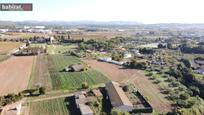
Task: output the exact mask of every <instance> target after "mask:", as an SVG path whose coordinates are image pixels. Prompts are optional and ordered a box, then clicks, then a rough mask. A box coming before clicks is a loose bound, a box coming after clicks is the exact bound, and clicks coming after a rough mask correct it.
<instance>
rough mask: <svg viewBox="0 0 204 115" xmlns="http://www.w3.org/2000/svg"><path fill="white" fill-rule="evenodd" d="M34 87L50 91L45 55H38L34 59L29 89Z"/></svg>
mask: <svg viewBox="0 0 204 115" xmlns="http://www.w3.org/2000/svg"><path fill="white" fill-rule="evenodd" d="M36 86H43V87H45V88H46V90H48V91H49V90H51V89H52V84H51V78H50V74H49V71H48V60H47V55H38V56H37V57H36V58H35V63H34V65H33V71H32V74H31V79H30V84H29V88H36Z"/></svg>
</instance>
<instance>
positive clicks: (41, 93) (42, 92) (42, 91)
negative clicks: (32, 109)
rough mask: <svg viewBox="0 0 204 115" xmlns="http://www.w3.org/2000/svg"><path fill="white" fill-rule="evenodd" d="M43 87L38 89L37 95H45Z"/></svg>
mask: <svg viewBox="0 0 204 115" xmlns="http://www.w3.org/2000/svg"><path fill="white" fill-rule="evenodd" d="M45 90H46V89H45V87H40V88H39V93H40V95H44V94H45Z"/></svg>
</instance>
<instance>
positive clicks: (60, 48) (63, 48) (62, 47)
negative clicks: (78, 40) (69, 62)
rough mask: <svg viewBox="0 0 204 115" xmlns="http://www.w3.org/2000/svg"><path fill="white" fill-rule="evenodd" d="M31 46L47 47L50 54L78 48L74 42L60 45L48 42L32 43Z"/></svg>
mask: <svg viewBox="0 0 204 115" xmlns="http://www.w3.org/2000/svg"><path fill="white" fill-rule="evenodd" d="M31 46H33V47H35V46H37V47H47V51H48V53H49V54H60V53H65V52H67V51H72V50H74V49H75V48H76V45H74V44H60V45H48V44H31Z"/></svg>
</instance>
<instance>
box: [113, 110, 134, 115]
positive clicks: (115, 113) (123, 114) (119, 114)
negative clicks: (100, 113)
mask: <svg viewBox="0 0 204 115" xmlns="http://www.w3.org/2000/svg"><path fill="white" fill-rule="evenodd" d="M111 115H130V114H129V113H128V112H122V111H120V110H118V109H112V110H111Z"/></svg>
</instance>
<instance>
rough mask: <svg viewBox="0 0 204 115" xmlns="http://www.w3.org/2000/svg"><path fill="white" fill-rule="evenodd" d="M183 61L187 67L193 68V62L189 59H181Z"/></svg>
mask: <svg viewBox="0 0 204 115" xmlns="http://www.w3.org/2000/svg"><path fill="white" fill-rule="evenodd" d="M181 61H182V62H183V64H184V65H185V66H186V67H187V68H191V63H190V61H189V60H188V59H181Z"/></svg>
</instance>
